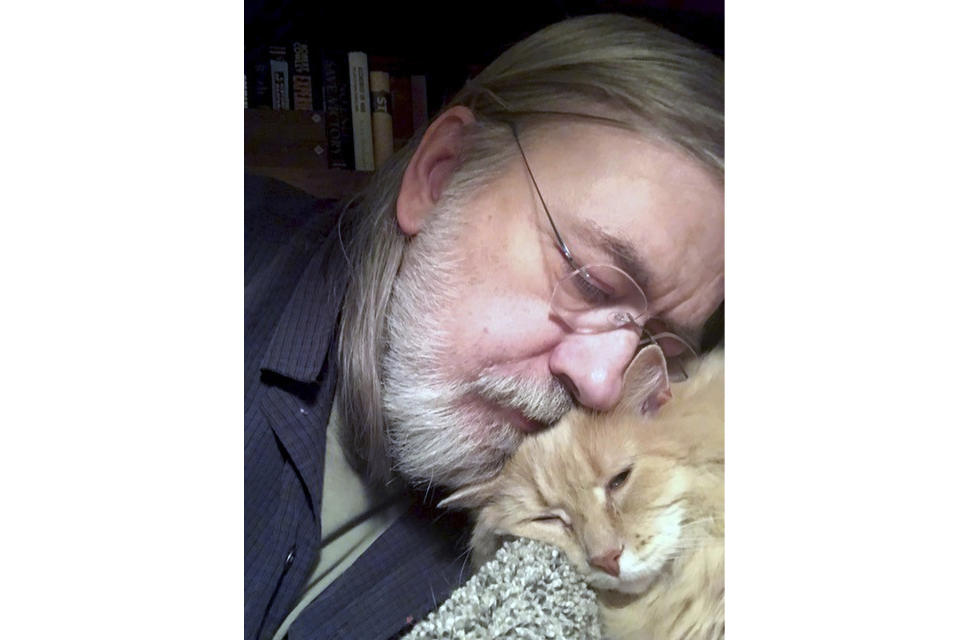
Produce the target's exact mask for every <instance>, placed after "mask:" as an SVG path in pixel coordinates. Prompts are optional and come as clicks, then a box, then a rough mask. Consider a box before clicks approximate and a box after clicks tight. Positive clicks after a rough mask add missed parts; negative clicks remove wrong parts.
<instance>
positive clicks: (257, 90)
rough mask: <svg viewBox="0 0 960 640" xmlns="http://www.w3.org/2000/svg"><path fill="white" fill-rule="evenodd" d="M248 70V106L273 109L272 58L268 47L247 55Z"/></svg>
mask: <svg viewBox="0 0 960 640" xmlns="http://www.w3.org/2000/svg"><path fill="white" fill-rule="evenodd" d="M244 57H245V59H246V68H247V89H248V98H249V100H248V104H249V106H250V108H251V109H256V108H258V107H267V108H269V107H271V106H272V104H273V101H272V99H271V97H270V56H269V54H268V52H267V48H266V47H258V48H255V49H251V50H249V51H247V52H246V53H245V56H244Z"/></svg>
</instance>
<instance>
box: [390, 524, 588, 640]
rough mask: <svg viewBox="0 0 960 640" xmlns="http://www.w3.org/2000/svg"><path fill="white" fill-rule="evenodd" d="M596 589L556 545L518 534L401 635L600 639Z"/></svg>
mask: <svg viewBox="0 0 960 640" xmlns="http://www.w3.org/2000/svg"><path fill="white" fill-rule="evenodd" d="M600 637H601V634H600V617H599V611H598V609H597V598H596V594H594V593H593V591H591V590H590V589H589V588H588V587H587V584H586V582H584V580H583V578H582V577H581V576H580V575H579V574H578V573H577V572H576V571H575V570H574V568H573V567H572V566H571V565H570V563H569V562H568V561H567V558H566V556H564V554H563V552H562V551H560V550H559V549H557V548H555V547H552V546H550V545H547V544H544V543H542V542H535V541H533V540H526V539H519V540H513V541H511V542H507V543H506V544H504V545H503V546H502V547H501V548H500V550H499V551H497V554H496V556H495V557H494V558H493V559H492V560H491V561H490V562H488V563H487V564H485V565H484V566H483V567H481V568H480V570H479V571H477V573H476V574H475V575H474V576H473V577H472V578H470V579H469V580H468V581H467V582H466V583H464V584H463V586H461V587H460V588H459V589H457V590H456V591H454V592H453V593H452V594H451V595H450V597H449V598H448V599H447V601H446V602H444V603H443V605H441V606H440V608H439V609H438V610H437V611H434V612H433V613H431V614H430V615H429V616H428V617H427V618H426V619H425V620H423V621H421V622H420V623H419V624H417V625H416V626H415V627H414V628H413V629H412V630H411V631H410V633H408V634H407V635H406V636H404V640H439V639H440V638H443V639H448V638H450V639H456V638H463V639H470V640H474V639H477V640H479V639H483V640H488V639H493V638H530V639H531V640H533V639H540V638H556V639H557V640H560V639H568V640H599V639H600Z"/></svg>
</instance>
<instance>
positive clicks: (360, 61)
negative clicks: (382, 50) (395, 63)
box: [347, 51, 376, 171]
mask: <svg viewBox="0 0 960 640" xmlns="http://www.w3.org/2000/svg"><path fill="white" fill-rule="evenodd" d="M347 64H348V67H349V72H350V109H351V118H352V121H353V167H354V169H356V170H357V171H373V170H374V169H375V168H376V166H375V164H374V160H373V124H372V121H371V119H370V85H369V77H370V71H369V69H368V67H367V54H366V53H364V52H362V51H351V52H350V53H348V54H347Z"/></svg>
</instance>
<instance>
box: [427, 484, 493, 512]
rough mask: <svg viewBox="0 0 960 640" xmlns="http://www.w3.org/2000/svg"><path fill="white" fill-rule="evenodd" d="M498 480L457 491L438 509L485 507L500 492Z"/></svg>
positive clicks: (443, 501) (442, 501)
mask: <svg viewBox="0 0 960 640" xmlns="http://www.w3.org/2000/svg"><path fill="white" fill-rule="evenodd" d="M499 486H500V483H499V482H497V478H494V479H493V480H487V481H486V482H481V483H478V484H470V485H467V486H465V487H461V488H460V489H457V490H456V491H454V492H453V493H451V494H450V495H449V496H447V497H446V498H444V499H443V500H441V501H440V503H439V504H438V505H437V506H438V507H443V508H445V509H446V508H451V509H476V508H477V507H481V506H483V505H484V504H485V503H486V502H487V501H489V500H490V498H492V497H493V496H495V495H496V494H497V492H498V491H499Z"/></svg>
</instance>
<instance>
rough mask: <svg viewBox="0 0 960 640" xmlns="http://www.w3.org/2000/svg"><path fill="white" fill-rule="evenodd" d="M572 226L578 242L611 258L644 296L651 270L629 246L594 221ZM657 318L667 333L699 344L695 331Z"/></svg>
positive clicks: (650, 277)
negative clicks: (632, 280) (672, 333)
mask: <svg viewBox="0 0 960 640" xmlns="http://www.w3.org/2000/svg"><path fill="white" fill-rule="evenodd" d="M573 227H574V228H573V229H572V231H573V232H574V233H575V234H576V237H577V239H578V241H580V242H583V243H586V244H588V245H590V246H591V247H592V248H593V249H595V250H598V251H602V252H604V253H606V254H607V255H610V256H612V257H613V263H614V266H616V267H619V268H621V269H623V270H624V271H625V272H626V273H627V275H629V276H630V277H631V278H633V279H634V281H635V282H636V283H637V284H638V285H640V289H641V290H642V291H643V294H644V295H647V291H649V290H650V281H651V280H652V279H653V274H652V270H651V269H650V268H649V267H648V266H647V262H646V261H645V260H644V259H643V258H641V257H640V254H639V253H637V250H636V249H634V248H633V246H632V245H630V244H627V243H626V242H624V241H623V240H621V239H620V238H617V237H616V236H613V235H610V234H609V233H607V232H606V231H604V230H603V229H601V228H600V226H599V225H598V224H597V223H596V222H594V221H593V220H586V221H583V220H580V221H577V222H576V223H574V224H573ZM571 251H573V249H571ZM574 257H576V254H574ZM656 319H657V320H658V321H659V322H660V324H662V325H664V328H665V329H666V330H667V331H672V332H674V333H676V334H677V335H679V336H680V337H682V338H686V339H692V340H696V341H697V342H699V338H700V336H699V330H698V329H697V328H695V327H691V326H688V325H679V324H677V323H675V322H671V321H669V320H666V319H664V318H662V317H657V318H656Z"/></svg>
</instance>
